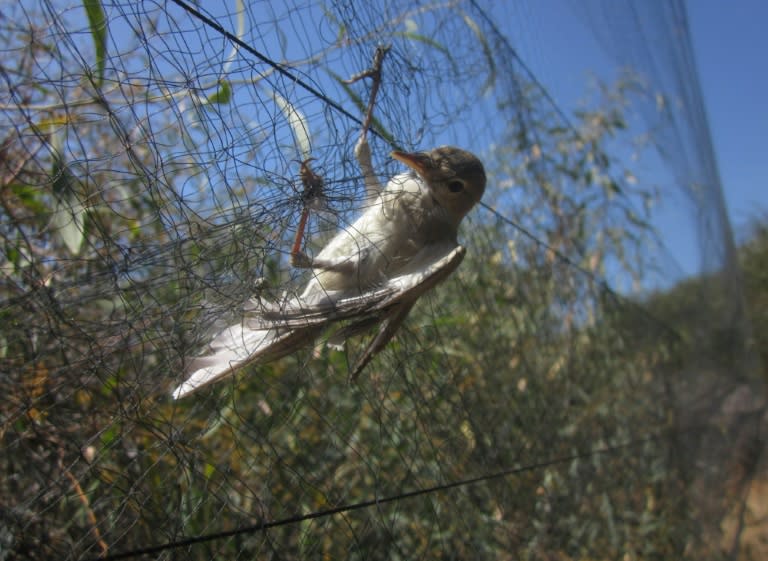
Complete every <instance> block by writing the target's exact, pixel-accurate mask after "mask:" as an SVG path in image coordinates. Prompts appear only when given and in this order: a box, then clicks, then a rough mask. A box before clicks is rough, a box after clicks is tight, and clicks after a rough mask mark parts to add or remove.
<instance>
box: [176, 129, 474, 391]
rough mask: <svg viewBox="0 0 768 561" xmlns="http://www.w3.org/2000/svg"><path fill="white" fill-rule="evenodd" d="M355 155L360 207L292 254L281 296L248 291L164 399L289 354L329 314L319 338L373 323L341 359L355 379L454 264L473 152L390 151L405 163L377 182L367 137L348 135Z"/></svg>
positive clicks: (337, 339)
mask: <svg viewBox="0 0 768 561" xmlns="http://www.w3.org/2000/svg"><path fill="white" fill-rule="evenodd" d="M363 140H364V139H363ZM355 154H356V156H357V159H358V162H359V163H360V167H361V169H362V171H363V176H364V179H365V184H366V192H367V194H368V195H367V198H368V199H369V200H368V204H367V205H366V206H367V210H365V212H364V213H363V214H362V215H361V216H360V217H359V218H358V219H357V220H356V221H355V222H353V223H352V224H351V225H349V226H347V227H345V228H342V229H341V230H340V231H339V232H338V233H337V234H336V235H335V236H334V237H333V238H332V239H331V240H330V241H329V242H328V243H327V244H326V245H325V246H324V247H323V249H322V250H321V251H320V252H319V253H318V254H317V255H315V256H314V257H309V256H307V255H306V254H304V253H303V252H298V253H297V254H296V255H293V256H292V264H293V266H294V267H299V268H308V269H312V275H311V277H310V279H309V280H308V282H307V284H306V286H305V288H304V290H303V291H302V292H301V293H300V294H299V295H297V296H293V297H286V298H285V299H284V300H283V301H282V302H263V301H258V300H253V301H252V302H251V303H250V304H249V305H248V306H246V308H245V310H244V317H243V319H242V321H240V322H237V323H234V324H233V325H231V326H229V327H227V328H225V329H224V330H222V331H221V332H220V333H219V334H218V335H216V336H215V337H214V338H213V340H212V341H211V342H210V344H209V349H208V351H209V352H208V353H207V354H205V355H203V356H198V357H195V358H192V359H191V360H189V361H188V364H187V365H186V374H187V377H186V379H185V380H184V381H183V382H182V383H181V384H180V385H179V386H178V387H177V388H176V389H175V390H174V391H173V393H172V396H173V398H174V399H179V398H181V397H183V396H186V395H188V394H190V393H191V392H193V391H196V390H198V389H200V388H202V387H204V386H206V385H208V384H210V383H212V382H215V381H217V380H219V379H221V378H223V377H225V376H228V375H230V374H233V373H234V372H236V371H238V370H240V369H241V368H243V367H244V366H246V365H248V364H251V363H253V362H256V361H258V362H261V363H263V362H269V361H272V360H276V359H278V358H281V357H284V356H286V355H289V354H292V353H293V352H295V351H296V350H298V349H299V348H302V347H304V346H307V345H309V344H311V343H313V342H314V341H315V340H316V339H317V338H318V337H319V336H321V335H322V334H323V332H324V331H326V330H327V329H328V328H329V326H330V325H331V324H335V323H337V322H346V323H344V325H343V326H342V327H340V328H338V329H337V330H336V331H335V332H333V333H332V334H331V335H330V336H329V337H328V340H327V343H328V344H329V345H331V346H334V347H339V346H342V345H343V344H344V342H345V341H346V339H347V338H349V337H353V336H357V335H362V334H364V333H366V332H369V331H372V330H374V329H375V328H377V327H378V331H377V333H376V334H375V335H374V336H373V337H372V340H371V341H370V342H369V344H368V345H367V347H366V349H365V350H364V351H363V352H362V354H361V355H360V356H359V357H358V358H357V360H356V361H355V363H354V365H353V367H352V368H351V372H350V379H351V380H355V379H356V378H357V377H358V375H359V374H360V372H361V371H362V370H363V369H364V368H365V367H366V366H367V364H368V363H369V362H370V361H371V359H372V358H373V357H374V356H375V355H376V354H377V353H378V352H380V351H381V350H382V349H383V348H385V347H386V345H387V343H388V342H389V341H390V340H391V339H392V337H393V336H394V335H395V333H396V332H397V330H398V328H399V327H400V325H401V324H402V323H403V321H404V320H405V318H406V317H407V316H408V313H409V312H410V310H411V308H412V307H413V305H414V304H415V302H416V301H417V300H418V298H419V297H420V296H421V295H422V294H424V293H425V292H427V291H429V290H431V289H432V288H433V287H434V286H435V285H436V284H438V283H439V282H441V281H442V280H444V279H445V278H446V277H448V276H449V275H450V274H451V273H452V272H453V271H454V270H455V269H456V268H457V267H458V266H459V264H460V263H461V261H462V260H463V258H464V255H465V254H466V249H465V248H464V247H463V246H461V245H460V244H459V242H458V229H459V225H460V223H461V221H462V219H463V218H464V217H465V216H466V215H467V213H468V212H469V211H470V210H471V209H472V208H473V207H474V206H475V205H476V204H477V203H478V202H480V200H481V198H482V196H483V193H484V191H485V187H486V173H485V169H484V167H483V164H482V162H481V161H480V159H479V158H478V157H477V156H475V155H474V154H472V153H471V152H468V151H466V150H463V149H461V148H457V147H454V146H440V147H438V148H435V149H432V150H428V151H420V152H404V151H394V152H392V153H391V156H392V158H394V159H395V160H397V161H399V162H401V163H403V164H405V166H407V168H408V169H407V171H406V172H405V173H401V174H398V175H396V176H394V177H392V178H391V179H390V180H389V181H388V182H387V185H386V187H384V188H382V187H381V186H380V185H379V182H378V180H377V179H376V175H375V173H374V172H373V169H372V166H371V158H370V149H369V147H368V145H367V142H362V143H358V146H357V147H356V149H355Z"/></svg>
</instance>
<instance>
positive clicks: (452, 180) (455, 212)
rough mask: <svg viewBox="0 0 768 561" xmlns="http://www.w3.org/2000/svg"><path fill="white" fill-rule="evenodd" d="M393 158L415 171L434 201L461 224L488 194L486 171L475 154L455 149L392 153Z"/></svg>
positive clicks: (445, 147) (450, 147)
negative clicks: (485, 194)
mask: <svg viewBox="0 0 768 561" xmlns="http://www.w3.org/2000/svg"><path fill="white" fill-rule="evenodd" d="M392 157H393V158H395V159H396V160H398V161H400V162H403V163H404V164H405V165H407V166H408V167H409V168H411V169H412V170H414V171H415V172H416V173H417V174H419V176H421V178H422V179H423V180H424V182H425V183H426V184H427V186H428V187H429V189H430V191H431V193H432V196H433V197H434V199H435V201H436V202H437V203H438V204H439V205H440V206H441V207H443V208H444V209H445V210H446V211H447V212H448V213H449V214H450V215H451V217H452V218H453V219H455V220H456V224H458V223H459V222H460V221H461V219H462V218H464V216H465V215H466V214H467V213H468V212H469V211H470V210H471V209H472V207H473V206H475V204H477V203H478V202H480V199H481V198H482V196H483V192H484V191H485V181H486V180H485V169H484V168H483V164H482V162H481V161H480V160H479V159H478V158H477V156H475V155H474V154H472V153H470V152H467V151H466V150H462V149H461V148H456V147H454V146H440V147H439V148H435V149H434V150H430V151H428V152H399V151H395V152H392Z"/></svg>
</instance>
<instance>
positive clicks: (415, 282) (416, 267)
mask: <svg viewBox="0 0 768 561" xmlns="http://www.w3.org/2000/svg"><path fill="white" fill-rule="evenodd" d="M465 253H466V250H465V249H464V248H463V247H462V246H460V245H456V244H448V243H444V244H430V245H428V246H426V247H425V248H424V249H422V250H421V251H420V252H419V253H418V254H417V255H416V256H414V258H413V259H412V260H411V262H410V263H409V264H408V266H407V267H406V268H405V269H403V270H402V271H401V272H400V274H398V275H397V276H395V277H393V278H392V279H390V280H388V281H387V282H386V283H384V284H383V285H382V286H379V287H378V288H375V289H372V290H370V291H367V292H364V293H363V294H358V295H355V296H347V297H343V296H342V295H340V294H329V295H328V297H327V298H324V299H323V300H322V301H320V302H318V303H314V304H306V303H303V302H302V301H301V299H299V298H296V299H292V300H289V301H288V302H286V303H284V304H283V305H267V306H262V307H260V308H256V307H254V309H253V310H252V311H251V312H250V313H249V315H248V316H246V318H244V319H243V321H242V322H241V323H238V324H235V325H232V326H230V327H228V328H226V329H225V330H223V331H222V332H221V333H219V334H218V335H217V336H216V337H215V338H214V339H213V341H212V342H211V343H210V350H211V352H210V353H209V354H207V355H204V356H200V357H196V358H194V359H192V360H191V361H190V363H189V365H188V368H187V369H186V370H187V372H189V375H188V378H187V379H186V380H185V381H184V382H183V383H182V384H181V385H180V386H179V387H177V388H176V389H175V390H174V391H173V397H174V399H178V398H180V397H183V396H185V395H187V394H189V393H191V392H193V391H195V390H197V389H199V388H201V387H203V386H206V385H208V384H210V383H212V382H215V381H216V380H219V379H220V378H222V377H224V376H226V375H228V374H231V373H233V372H235V371H236V370H238V369H240V368H242V367H243V366H245V365H247V364H249V363H251V362H253V361H255V360H257V359H258V360H261V361H263V362H268V361H270V360H276V359H278V358H281V357H283V356H286V355H288V354H291V353H292V352H294V351H296V350H297V349H299V348H301V347H303V346H305V345H308V344H309V343H311V342H312V341H314V340H315V339H316V338H317V336H318V335H320V334H321V333H322V331H323V330H324V329H325V328H326V327H327V326H328V325H329V324H330V323H332V322H336V321H341V320H354V323H353V324H352V326H357V328H360V329H357V330H356V331H355V332H357V331H361V330H362V327H373V326H374V325H376V324H377V323H378V322H381V328H380V330H379V333H378V334H377V335H376V337H374V339H373V341H371V343H370V344H369V346H368V348H367V349H366V350H365V351H364V353H363V355H362V356H361V357H360V358H359V359H358V361H357V363H356V365H355V368H354V371H353V374H352V375H353V377H354V376H356V374H357V373H359V372H360V371H361V370H362V369H363V368H364V367H365V365H366V364H368V362H369V361H370V360H371V358H373V356H374V355H375V354H376V353H378V352H379V351H380V350H381V349H383V348H384V346H386V344H387V342H388V341H389V340H390V339H391V338H392V336H393V335H394V334H395V332H396V331H397V328H398V327H399V326H400V324H401V323H402V322H403V320H404V319H405V317H406V316H407V315H408V312H409V311H410V309H411V307H412V306H413V304H414V302H415V301H416V300H417V299H418V298H419V297H420V296H421V295H422V294H424V293H425V292H427V291H428V290H430V289H432V288H433V287H434V286H435V285H436V284H437V283H439V282H440V281H442V280H443V279H445V278H446V277H447V276H448V275H450V274H451V273H452V272H453V271H454V270H455V269H456V267H458V266H459V264H460V263H461V261H462V260H463V259H464V255H465Z"/></svg>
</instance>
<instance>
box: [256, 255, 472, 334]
mask: <svg viewBox="0 0 768 561" xmlns="http://www.w3.org/2000/svg"><path fill="white" fill-rule="evenodd" d="M465 254H466V249H465V248H464V247H462V246H460V245H457V244H455V243H450V244H449V243H443V244H429V245H428V246H426V247H425V248H424V249H422V250H421V251H420V252H419V253H417V254H416V255H415V256H414V258H413V259H411V261H410V262H409V264H408V266H407V267H405V268H403V269H402V270H401V271H400V272H399V273H398V274H397V275H396V276H394V277H392V278H391V279H389V280H388V281H386V282H385V283H384V284H382V285H379V286H378V287H376V288H373V289H371V290H368V291H365V292H363V293H362V294H355V295H353V296H343V295H342V294H329V295H328V297H327V298H324V299H323V300H322V301H321V302H319V303H313V304H306V303H304V302H302V300H301V299H300V298H296V299H293V300H290V301H288V302H286V303H285V304H283V305H273V306H269V305H267V306H264V307H262V308H261V309H260V310H258V312H256V313H254V314H253V316H252V317H250V318H249V319H248V326H249V327H251V328H254V329H270V328H275V327H279V328H300V327H308V326H314V325H321V324H322V325H327V324H328V323H331V322H335V321H341V320H347V319H358V320H360V318H367V317H370V316H373V317H376V316H380V317H382V318H383V317H385V316H386V315H389V312H390V311H391V310H392V309H393V308H396V307H399V306H400V305H402V304H403V303H411V304H412V303H413V302H415V301H416V300H417V299H418V298H419V297H420V296H421V295H422V294H424V293H425V292H427V291H429V290H431V289H432V288H433V287H434V286H435V285H437V284H438V283H439V282H441V281H442V280H444V279H445V278H446V277H448V276H449V275H450V274H451V273H452V272H453V271H454V270H456V268H457V267H458V266H459V264H460V263H461V261H462V260H463V259H464V255H465ZM363 321H366V323H367V320H363Z"/></svg>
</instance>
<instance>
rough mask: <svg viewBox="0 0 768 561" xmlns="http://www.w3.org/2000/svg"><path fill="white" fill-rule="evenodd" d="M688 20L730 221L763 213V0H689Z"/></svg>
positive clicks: (767, 103) (767, 163) (766, 50)
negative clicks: (728, 0)
mask: <svg viewBox="0 0 768 561" xmlns="http://www.w3.org/2000/svg"><path fill="white" fill-rule="evenodd" d="M688 19H689V25H690V30H691V36H692V41H693V45H694V49H695V55H696V63H697V66H698V70H699V79H700V82H701V89H702V90H703V95H704V101H705V104H706V106H707V113H708V118H709V124H710V129H711V131H712V138H713V141H714V145H715V150H716V152H717V159H718V164H719V166H720V174H721V177H722V182H723V189H724V190H725V197H726V203H727V205H728V211H729V214H730V216H731V222H732V224H733V226H734V229H735V230H736V233H737V234H738V233H739V230H740V228H739V227H740V226H741V225H743V224H744V223H745V222H746V221H747V220H748V219H749V218H750V217H753V216H755V215H756V214H757V213H759V212H760V211H763V212H768V143H767V142H766V139H768V133H767V132H766V131H768V63H766V56H768V35H766V32H765V25H766V22H768V2H763V1H761V0H737V1H735V2H725V1H723V0H690V1H689V2H688Z"/></svg>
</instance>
